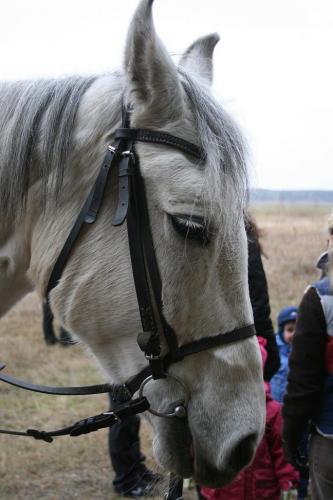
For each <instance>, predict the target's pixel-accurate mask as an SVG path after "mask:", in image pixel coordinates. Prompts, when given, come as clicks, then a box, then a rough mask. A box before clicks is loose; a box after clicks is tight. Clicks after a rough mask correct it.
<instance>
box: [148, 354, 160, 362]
mask: <svg viewBox="0 0 333 500" xmlns="http://www.w3.org/2000/svg"><path fill="white" fill-rule="evenodd" d="M145 358H146V359H147V360H148V361H153V360H157V359H161V355H160V354H145Z"/></svg>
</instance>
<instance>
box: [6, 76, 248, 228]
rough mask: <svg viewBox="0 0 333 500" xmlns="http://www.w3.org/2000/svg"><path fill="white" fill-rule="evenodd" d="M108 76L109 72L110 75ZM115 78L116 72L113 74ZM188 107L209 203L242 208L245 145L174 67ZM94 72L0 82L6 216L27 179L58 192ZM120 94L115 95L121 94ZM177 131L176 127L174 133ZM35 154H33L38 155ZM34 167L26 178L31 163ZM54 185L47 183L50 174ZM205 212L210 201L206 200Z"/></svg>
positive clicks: (19, 202)
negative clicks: (201, 152)
mask: <svg viewBox="0 0 333 500" xmlns="http://www.w3.org/2000/svg"><path fill="white" fill-rule="evenodd" d="M110 76H112V75H110ZM113 76H114V77H115V79H116V77H117V76H119V74H116V73H115V74H114V75H113ZM179 76H180V79H181V83H182V85H183V88H184V91H185V94H186V96H187V98H188V101H189V105H190V106H191V111H192V115H193V117H194V120H195V127H196V131H197V135H196V137H197V142H198V145H199V146H201V147H202V148H203V149H204V150H205V151H206V154H207V160H208V162H207V163H208V164H209V168H206V169H205V175H206V185H207V186H206V187H207V190H208V192H209V194H210V196H209V199H210V200H211V201H210V203H212V202H213V201H214V203H215V206H216V202H217V203H218V205H219V206H220V213H221V220H222V221H224V220H229V221H230V222H231V219H232V220H234V219H233V217H231V215H230V214H228V217H223V207H225V200H226V197H227V196H232V197H233V200H234V202H236V203H237V204H238V205H239V207H240V208H241V210H239V209H238V208H239V207H238V208H237V209H236V210H235V214H236V213H237V214H239V213H240V214H241V213H242V209H243V207H244V205H245V202H246V196H247V149H246V146H245V144H244V142H243V138H242V136H241V134H240V132H239V130H238V128H237V126H236V125H235V123H234V122H233V120H232V119H231V118H230V116H229V115H228V114H227V112H226V111H225V110H224V109H223V108H222V106H220V105H219V104H218V103H217V101H216V100H215V99H214V98H213V97H212V96H211V95H210V93H209V92H208V91H207V89H206V88H205V87H203V86H202V85H201V84H200V83H199V82H197V81H196V80H195V79H193V78H191V77H190V76H189V75H188V74H187V73H186V72H184V71H183V70H181V69H179ZM95 80H96V77H95V76H93V77H80V76H74V77H67V78H62V79H50V80H36V81H25V82H24V81H23V82H22V81H21V82H5V83H2V84H1V85H0V213H1V214H2V215H3V216H8V217H10V218H14V217H16V216H17V215H18V214H20V213H22V210H24V207H25V201H26V197H27V193H28V190H29V186H30V185H31V182H32V181H34V180H37V179H39V180H40V181H41V189H42V192H43V193H44V197H43V198H44V201H45V200H46V197H47V193H48V192H49V190H50V189H51V188H52V194H53V196H55V199H56V195H57V193H58V192H59V190H60V188H61V185H62V180H63V177H64V172H65V169H66V163H67V159H68V156H69V154H70V152H71V150H72V148H73V141H72V139H73V137H72V135H73V134H72V132H73V128H74V123H75V118H76V115H77V111H78V107H79V104H80V101H81V98H82V96H83V95H84V94H85V92H86V91H87V90H88V89H89V87H90V86H91V85H92V83H93V82H94V81H95ZM121 98H122V96H121V93H119V99H121ZM179 133H181V131H180V132H179ZM37 155H38V156H37ZM34 160H36V165H38V169H39V170H38V172H37V173H36V175H37V176H38V177H36V179H31V175H32V174H31V168H30V167H31V164H32V163H33V162H34ZM51 171H52V172H54V173H55V175H54V176H53V178H54V181H53V182H54V184H52V186H49V180H48V178H49V174H50V172H51ZM206 208H207V212H208V213H209V212H210V208H211V207H210V206H209V204H207V207H206Z"/></svg>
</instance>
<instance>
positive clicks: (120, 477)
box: [109, 397, 146, 493]
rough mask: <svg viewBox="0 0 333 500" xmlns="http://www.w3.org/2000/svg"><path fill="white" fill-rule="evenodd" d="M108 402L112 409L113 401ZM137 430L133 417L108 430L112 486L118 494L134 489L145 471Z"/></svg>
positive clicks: (138, 421) (135, 417)
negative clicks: (112, 477)
mask: <svg viewBox="0 0 333 500" xmlns="http://www.w3.org/2000/svg"><path fill="white" fill-rule="evenodd" d="M110 400H111V408H112V406H114V405H115V401H114V400H112V399H111V397H110ZM118 402H119V403H120V402H121V401H118ZM139 428H140V418H139V417H138V416H136V415H134V416H133V417H129V418H127V419H126V420H124V421H123V422H118V423H116V424H115V425H113V426H112V427H110V429H109V451H110V458H111V463H112V466H113V469H114V472H115V478H114V480H113V485H114V487H115V490H116V491H117V492H118V493H125V492H126V491H128V490H130V489H132V488H134V487H135V485H137V484H138V483H139V482H140V479H141V478H142V476H143V474H144V472H145V471H146V467H145V465H144V464H143V461H144V459H145V457H144V455H142V453H141V451H140V441H139Z"/></svg>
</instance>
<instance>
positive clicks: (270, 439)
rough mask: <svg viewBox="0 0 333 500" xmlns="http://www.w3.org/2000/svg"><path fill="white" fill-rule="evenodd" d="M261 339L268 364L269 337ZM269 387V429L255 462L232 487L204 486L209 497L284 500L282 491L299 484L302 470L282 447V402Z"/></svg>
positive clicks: (267, 385) (219, 499)
mask: <svg viewBox="0 0 333 500" xmlns="http://www.w3.org/2000/svg"><path fill="white" fill-rule="evenodd" d="M258 340H259V344H260V349H261V354H262V357H263V363H264V364H265V361H266V358H267V352H266V349H265V347H264V346H265V345H266V340H265V339H263V338H262V337H258ZM265 389H266V428H265V434H264V437H263V439H262V441H261V443H260V445H259V447H258V449H257V452H256V455H255V457H254V459H253V462H252V463H251V465H250V466H249V467H247V468H246V469H244V470H243V471H242V472H241V473H240V474H239V476H238V477H237V478H236V479H235V480H234V481H233V482H232V483H231V484H229V485H228V486H225V487H224V488H219V489H213V488H201V494H202V495H203V496H204V497H205V498H207V499H208V500H213V499H215V500H261V499H269V500H280V498H281V493H283V492H290V490H293V489H295V488H296V487H297V484H298V481H299V473H298V471H297V470H296V469H295V468H294V467H293V466H292V465H290V464H289V463H288V462H287V461H286V458H285V456H284V453H283V450H282V441H281V430H282V416H281V404H280V403H278V402H277V401H274V400H273V399H272V398H271V396H270V388H269V384H267V383H265ZM295 493H297V492H295Z"/></svg>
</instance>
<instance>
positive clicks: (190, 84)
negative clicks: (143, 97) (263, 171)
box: [180, 70, 248, 223]
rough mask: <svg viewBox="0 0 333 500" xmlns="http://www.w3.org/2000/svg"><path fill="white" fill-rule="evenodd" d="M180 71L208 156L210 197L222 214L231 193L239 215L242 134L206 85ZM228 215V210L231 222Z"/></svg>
mask: <svg viewBox="0 0 333 500" xmlns="http://www.w3.org/2000/svg"><path fill="white" fill-rule="evenodd" d="M180 74H181V79H182V85H183V88H184V90H185V93H186V95H187V97H188V99H189V101H190V105H191V111H192V113H193V116H194V119H195V122H196V130H197V139H198V141H199V145H200V146H201V147H202V148H203V150H204V151H205V152H206V155H207V159H208V164H209V168H207V169H206V172H205V173H206V182H207V183H208V185H209V187H208V191H209V193H210V195H211V196H210V198H211V199H214V200H215V201H216V200H219V201H220V210H221V216H222V218H223V206H225V205H224V200H223V198H225V197H226V196H229V195H230V196H234V197H235V198H236V199H235V201H236V202H237V204H238V209H237V210H236V211H235V213H237V214H240V216H241V215H242V212H243V209H244V207H245V205H246V203H247V201H248V200H247V197H248V174H247V163H248V148H247V144H246V142H245V140H244V137H243V135H242V134H241V132H240V130H239V128H238V126H237V125H236V123H235V122H234V121H233V119H232V118H231V117H230V116H229V114H228V113H227V112H226V111H225V110H224V109H223V107H222V106H221V105H220V104H219V103H218V102H217V101H216V100H215V99H214V98H213V97H212V96H211V95H210V93H209V92H207V90H206V89H204V88H203V87H202V86H201V85H200V84H199V83H197V82H196V81H195V80H194V79H193V78H191V77H190V76H189V75H188V74H186V73H185V72H183V71H181V70H180ZM230 188H231V189H230ZM207 209H208V212H209V207H207ZM232 219H233V218H232V217H230V214H229V220H230V221H231V223H232Z"/></svg>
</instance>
